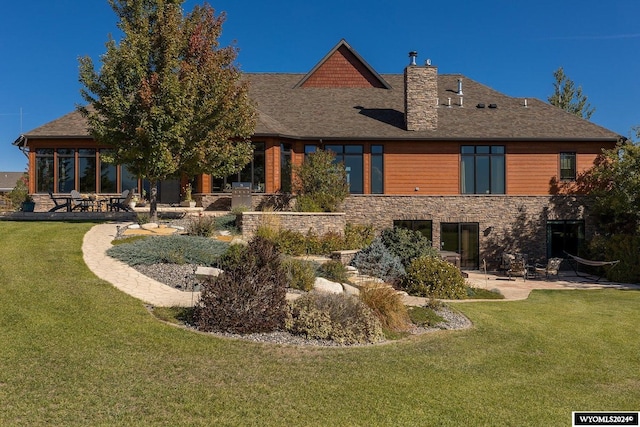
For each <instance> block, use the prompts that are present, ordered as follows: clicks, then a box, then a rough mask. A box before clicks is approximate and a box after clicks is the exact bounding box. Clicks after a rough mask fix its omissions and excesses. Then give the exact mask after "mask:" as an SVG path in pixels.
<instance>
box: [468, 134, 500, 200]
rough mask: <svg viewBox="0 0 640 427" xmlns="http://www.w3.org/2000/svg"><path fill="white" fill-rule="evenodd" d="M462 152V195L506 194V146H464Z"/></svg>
mask: <svg viewBox="0 0 640 427" xmlns="http://www.w3.org/2000/svg"><path fill="white" fill-rule="evenodd" d="M460 152H461V156H460V162H461V164H460V192H461V193H462V194H504V193H505V159H504V146H502V145H491V146H489V145H463V146H462V147H461V150H460Z"/></svg>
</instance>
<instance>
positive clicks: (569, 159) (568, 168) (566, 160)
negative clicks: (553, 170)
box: [560, 153, 576, 181]
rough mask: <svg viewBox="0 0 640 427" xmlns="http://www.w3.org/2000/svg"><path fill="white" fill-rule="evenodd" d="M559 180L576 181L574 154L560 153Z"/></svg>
mask: <svg viewBox="0 0 640 427" xmlns="http://www.w3.org/2000/svg"><path fill="white" fill-rule="evenodd" d="M560 180H562V181H575V180H576V153H560Z"/></svg>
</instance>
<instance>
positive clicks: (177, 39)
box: [79, 0, 255, 217]
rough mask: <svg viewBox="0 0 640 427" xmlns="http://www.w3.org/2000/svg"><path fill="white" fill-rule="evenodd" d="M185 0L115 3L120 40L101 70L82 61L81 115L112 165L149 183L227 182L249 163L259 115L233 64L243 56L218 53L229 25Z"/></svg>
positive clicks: (231, 49)
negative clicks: (203, 177)
mask: <svg viewBox="0 0 640 427" xmlns="http://www.w3.org/2000/svg"><path fill="white" fill-rule="evenodd" d="M183 2H184V0H109V3H110V5H111V7H112V8H113V10H114V12H115V13H116V15H117V16H118V18H119V23H118V27H119V29H120V30H121V31H122V34H123V37H122V39H121V40H120V42H119V43H117V42H116V41H115V40H114V39H113V38H112V37H111V36H110V37H109V40H108V41H107V44H106V49H107V50H106V53H105V54H104V55H103V56H102V57H101V62H102V67H101V68H100V69H99V70H96V69H95V67H94V64H93V61H92V60H91V58H90V57H83V58H80V82H81V83H82V84H83V86H84V87H83V89H82V90H81V93H82V96H83V98H84V99H85V100H86V101H87V103H88V105H87V106H83V107H79V110H80V112H81V113H82V114H83V115H84V116H85V117H86V118H87V120H88V124H89V129H90V131H91V134H92V135H93V137H94V138H95V140H96V141H97V142H99V143H102V144H106V145H107V146H109V147H111V148H112V149H113V150H112V154H111V158H110V159H109V160H111V161H113V162H114V163H117V164H122V165H126V167H127V168H128V169H129V171H130V172H132V173H134V174H136V175H137V176H139V177H141V178H146V179H148V180H149V182H150V183H151V188H152V192H151V215H152V216H153V217H155V216H156V212H157V210H156V209H157V206H156V197H155V196H156V191H155V188H156V184H157V182H158V181H159V180H162V179H166V178H169V177H178V176H180V175H188V176H191V175H195V174H198V173H207V174H211V175H213V176H214V177H224V176H228V175H231V174H233V173H236V172H238V171H240V170H241V169H242V167H243V166H244V165H246V164H247V163H248V162H250V161H251V156H252V152H253V151H252V146H251V143H250V140H249V138H250V136H251V134H252V133H253V130H254V126H255V109H254V107H253V105H252V103H251V101H250V100H249V96H248V87H247V85H246V83H245V82H243V81H242V79H241V73H240V71H239V69H238V68H237V67H236V66H235V65H234V61H235V59H236V56H237V49H236V48H235V47H232V46H229V47H224V48H221V47H220V46H219V42H218V38H219V36H220V34H221V31H222V24H223V22H224V20H225V15H224V13H222V14H220V15H218V16H215V13H214V10H213V9H212V8H211V7H210V6H208V5H205V6H195V7H194V9H193V11H192V12H191V13H189V14H187V15H186V16H185V15H184V14H183V11H182V4H183Z"/></svg>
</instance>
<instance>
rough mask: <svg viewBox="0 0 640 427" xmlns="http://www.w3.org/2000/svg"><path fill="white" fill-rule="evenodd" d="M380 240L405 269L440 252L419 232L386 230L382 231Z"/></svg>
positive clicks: (402, 229)
mask: <svg viewBox="0 0 640 427" xmlns="http://www.w3.org/2000/svg"><path fill="white" fill-rule="evenodd" d="M380 239H382V243H383V244H384V245H385V246H386V247H387V249H389V251H390V252H391V253H392V254H394V255H396V256H397V257H398V258H400V262H402V265H404V268H405V269H406V268H408V267H409V264H411V261H413V260H414V259H416V258H420V257H423V256H437V255H438V251H437V250H436V249H435V248H434V247H433V246H431V241H430V240H429V239H427V238H426V237H424V235H423V234H422V233H420V232H419V231H413V230H408V229H406V228H400V227H393V228H386V229H384V230H382V233H381V234H380Z"/></svg>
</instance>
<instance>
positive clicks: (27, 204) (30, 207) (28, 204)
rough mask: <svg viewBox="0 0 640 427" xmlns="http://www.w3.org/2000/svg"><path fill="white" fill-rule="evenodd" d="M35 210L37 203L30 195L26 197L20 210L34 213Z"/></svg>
mask: <svg viewBox="0 0 640 427" xmlns="http://www.w3.org/2000/svg"><path fill="white" fill-rule="evenodd" d="M35 208H36V202H35V201H34V200H33V197H31V195H30V194H27V195H25V196H24V200H23V201H22V204H21V207H20V210H21V211H22V212H33V211H34V209H35Z"/></svg>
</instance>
